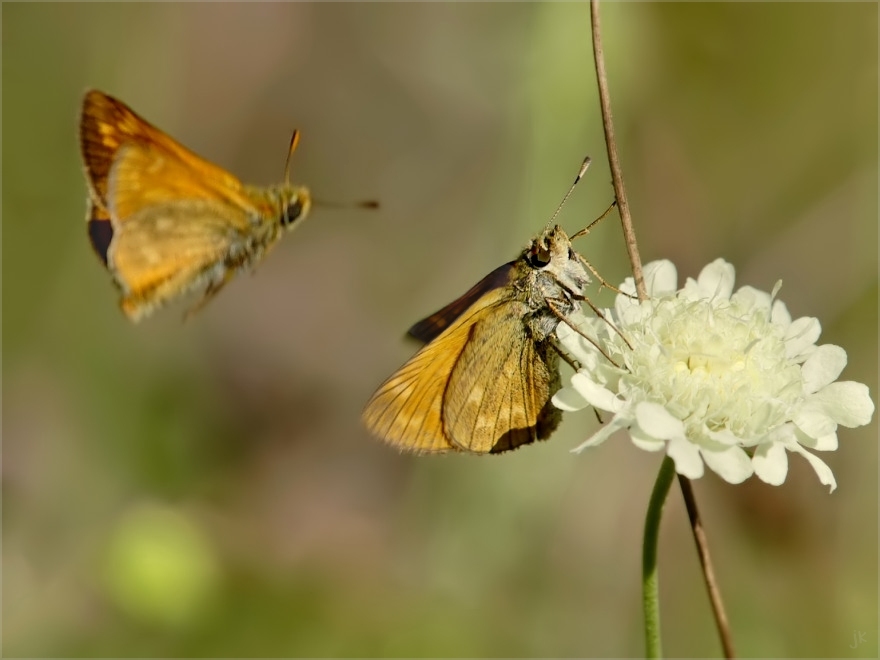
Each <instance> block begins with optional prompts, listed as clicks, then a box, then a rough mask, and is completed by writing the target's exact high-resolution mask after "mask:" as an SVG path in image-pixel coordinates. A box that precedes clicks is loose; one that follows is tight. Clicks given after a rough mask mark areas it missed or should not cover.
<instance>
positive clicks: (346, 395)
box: [2, 3, 878, 657]
mask: <svg viewBox="0 0 880 660" xmlns="http://www.w3.org/2000/svg"><path fill="white" fill-rule="evenodd" d="M877 12H878V9H877V5H876V4H869V3H863V4H764V3H754V4H752V3H746V4H715V3H711V4H681V5H679V4H667V3H657V4H635V3H624V4H607V5H605V6H604V7H603V17H604V34H605V47H606V58H607V62H608V68H609V75H610V80H611V90H612V98H613V103H614V112H615V119H616V127H617V133H618V138H619V142H620V150H621V158H622V162H623V165H624V172H625V176H626V181H627V186H628V190H629V193H630V196H631V204H632V208H633V213H634V216H635V220H636V223H637V231H638V236H639V239H640V244H641V251H642V255H643V257H644V258H645V260H651V259H655V258H663V257H665V258H671V259H673V260H674V261H675V262H676V264H677V265H678V267H679V273H680V276H681V277H684V276H694V275H696V274H697V273H698V272H699V270H700V268H701V267H702V266H703V265H704V264H706V263H708V262H710V261H712V260H713V259H715V258H717V257H719V256H720V257H724V258H726V259H728V260H730V261H731V262H733V263H734V264H735V265H736V267H737V278H738V284H750V285H753V286H756V287H759V288H762V289H765V290H769V289H770V288H772V287H773V285H774V283H775V282H776V281H777V280H778V279H782V280H783V283H784V284H783V288H782V291H781V294H780V296H781V298H782V299H783V300H784V301H786V302H787V304H788V305H789V308H790V310H791V311H792V313H793V315H795V316H803V315H809V316H817V317H818V318H819V319H820V320H821V322H822V328H823V336H822V342H823V343H834V344H839V345H841V346H843V347H844V348H846V350H847V351H848V353H849V359H850V364H849V366H848V367H847V369H846V371H845V372H844V375H843V378H845V379H851V380H857V381H861V382H865V383H867V384H868V385H869V387H870V388H871V393H872V396H873V397H875V400H876V395H877V387H878V383H877V361H878V356H877V344H878V341H877V325H878V324H877V321H878V318H877V298H878V291H877V248H878V245H877V226H878V223H877V216H878V207H877V198H878V170H877V162H878V159H877V155H878V130H877V85H878V66H877V55H878V44H877V30H878V14H877ZM2 27H3V35H2V37H3V40H2V47H3V61H2V66H3V69H2V73H3V89H2V92H3V182H2V183H3V209H2V210H3V243H2V244H3V254H2V256H3V310H2V311H3V372H2V375H3V470H2V478H3V482H2V488H3V490H2V495H3V553H2V562H3V566H2V568H3V593H2V596H3V608H2V609H3V615H2V626H3V648H2V651H3V654H4V655H5V656H34V655H37V656H117V655H118V656H215V655H222V656H350V655H357V656H551V657H552V656H593V655H599V656H639V655H641V654H642V653H643V640H642V632H641V610H640V575H639V572H640V542H641V528H642V522H643V515H644V511H645V507H646V503H647V500H648V495H649V493H650V489H651V487H652V484H653V479H654V476H655V474H656V471H657V469H658V467H659V460H660V459H659V457H658V456H656V455H649V454H646V453H644V452H640V451H637V450H636V449H635V448H634V447H633V446H632V445H631V444H630V443H629V442H628V441H626V440H625V439H623V438H619V439H616V440H614V441H610V442H608V443H606V444H605V445H603V446H602V447H601V448H599V449H596V450H593V451H591V452H588V453H587V454H584V455H579V456H574V455H571V454H570V453H569V451H568V450H569V449H570V448H572V447H573V446H575V444H577V443H578V442H579V441H581V440H582V439H584V438H585V437H586V436H587V435H588V434H589V433H591V432H592V430H593V428H594V426H595V424H596V421H595V419H594V417H593V416H592V415H591V414H589V413H584V414H581V415H570V416H568V417H567V418H566V420H565V422H564V424H563V426H562V429H561V430H560V431H559V432H558V433H557V434H556V435H555V436H554V438H553V439H552V440H551V441H550V442H546V443H542V444H541V445H540V446H530V447H526V448H524V449H521V450H519V451H517V452H513V453H511V454H508V455H504V456H501V457H483V458H481V457H468V456H451V457H439V458H425V457H410V456H402V455H398V453H397V452H396V451H394V450H392V449H389V448H387V447H385V446H383V445H382V444H381V443H379V442H377V441H376V440H374V439H372V438H370V437H368V436H367V434H366V433H365V432H364V430H363V429H362V428H361V427H360V426H359V421H358V416H359V412H360V409H361V406H362V405H363V403H364V402H365V401H366V399H367V398H368V397H369V395H370V394H371V392H372V391H373V389H374V388H375V386H376V385H377V384H378V383H379V382H381V381H382V380H383V379H384V378H385V377H386V376H387V375H389V374H390V373H391V372H392V371H393V370H394V369H396V368H397V367H398V366H399V365H400V364H402V362H403V361H404V360H405V359H406V358H407V357H408V356H409V355H410V354H411V353H412V352H413V351H414V350H415V346H414V345H413V344H411V343H409V342H407V341H406V340H405V339H404V336H403V334H404V331H405V330H406V328H407V327H409V325H410V324H411V323H413V322H414V321H416V320H418V319H419V318H421V317H423V316H425V315H427V314H429V313H431V312H433V311H435V310H436V309H437V308H439V307H440V306H441V305H443V304H445V303H447V302H449V301H450V300H451V299H452V298H454V297H456V296H457V295H459V294H460V293H462V292H463V291H464V290H466V289H467V288H468V287H469V286H470V285H472V284H473V283H474V282H475V281H477V280H478V279H479V278H480V277H482V276H483V275H484V274H486V273H487V272H488V271H489V270H491V269H492V268H494V267H495V266H497V265H499V264H501V263H503V262H504V261H507V260H509V259H510V258H512V257H513V256H514V255H515V254H516V253H517V251H518V250H519V249H521V248H522V246H523V245H525V243H526V242H527V241H528V239H529V238H530V237H531V236H532V235H533V234H534V233H536V232H537V231H539V230H540V229H541V227H542V226H543V224H544V223H545V222H546V219H547V218H548V216H549V215H550V213H551V212H552V211H553V209H554V208H555V206H556V204H557V203H558V201H559V200H560V198H561V196H562V194H563V193H564V192H565V190H566V187H567V186H568V184H569V183H570V181H571V180H572V178H573V176H574V174H575V172H576V170H577V167H578V165H579V164H580V162H581V159H582V158H583V156H584V155H585V154H591V155H592V156H593V158H594V165H593V167H592V169H591V170H590V172H589V173H588V175H587V177H586V179H585V180H584V181H583V183H582V184H581V185H580V186H579V188H578V190H577V191H576V192H575V194H574V195H573V197H572V199H571V200H570V202H569V203H568V205H567V206H566V207H565V209H564V210H563V212H562V215H561V217H560V219H561V222H562V224H563V225H564V226H566V227H567V228H568V229H570V230H576V229H578V228H580V227H582V226H583V225H584V224H586V223H587V222H588V221H590V220H591V219H593V218H595V217H596V216H598V215H599V214H600V213H601V211H602V210H603V209H604V208H605V207H606V206H607V205H608V204H609V202H610V201H611V199H612V192H611V187H610V176H609V173H608V168H607V166H606V164H605V157H604V143H603V140H602V134H601V128H600V120H599V115H598V105H597V97H596V91H595V81H594V80H595V79H594V74H593V69H592V56H591V50H590V44H589V39H588V34H589V32H588V30H589V21H588V9H587V7H586V5H583V4H551V3H547V4H526V3H517V4H476V5H470V4H327V5H318V4H304V3H297V4H255V5H252V4H200V3H195V4H184V3H180V4H152V5H147V4H103V3H97V4H8V3H5V4H4V5H3V7H2ZM89 87H97V88H99V89H102V90H104V91H107V92H109V93H111V94H114V95H117V96H119V97H120V98H121V99H123V100H124V101H126V102H127V103H128V104H130V105H131V106H132V107H133V108H134V109H135V110H136V111H138V112H139V113H140V114H142V115H143V116H144V117H146V118H147V119H149V120H150V121H152V122H153V123H155V124H156V125H158V126H159V127H161V128H163V129H164V130H166V131H168V132H169V133H170V134H172V135H174V136H175V137H176V138H177V139H179V140H180V141H181V142H183V143H184V144H186V145H187V146H189V147H191V148H192V149H194V150H195V151H196V152H198V153H200V154H202V155H204V156H205V157H207V158H209V159H210V160H212V161H214V162H216V163H218V164H220V165H222V166H223V167H226V168H227V169H229V170H230V171H232V172H234V173H235V174H237V175H238V176H240V177H241V178H242V179H243V180H245V181H247V182H253V183H265V184H268V183H273V182H277V181H279V180H280V179H281V176H282V171H283V164H284V156H285V149H286V146H287V141H288V138H289V136H290V131H291V130H292V129H293V128H295V127H296V128H299V129H300V130H301V131H302V136H303V137H302V142H301V144H300V149H299V151H298V152H297V153H296V155H295V157H294V162H293V178H294V179H295V180H296V181H298V182H302V183H305V184H307V185H309V186H310V187H311V188H312V190H313V191H314V194H315V195H316V196H317V197H319V198H321V199H325V200H330V201H342V202H344V201H348V200H357V199H364V198H377V199H379V200H381V202H382V208H381V210H379V211H376V212H369V211H359V210H333V209H327V208H324V209H321V208H316V209H315V210H314V212H313V214H312V217H311V218H310V219H309V220H308V221H307V222H306V223H305V224H304V225H303V226H302V227H301V228H300V229H298V230H297V232H296V233H295V234H294V235H293V236H290V237H287V238H286V239H285V240H284V241H282V243H281V244H280V245H279V246H278V247H277V248H276V249H275V251H274V252H273V253H272V254H271V255H270V256H269V258H267V259H266V260H265V262H264V263H262V264H261V265H260V267H259V268H258V269H257V271H256V273H255V274H254V275H253V276H247V275H244V276H240V277H238V278H237V279H236V280H235V281H234V282H233V283H232V284H231V285H230V286H229V287H228V288H227V289H226V290H225V291H224V292H223V293H222V295H220V296H218V297H217V298H216V299H215V300H214V301H213V302H212V303H211V304H210V305H209V306H208V307H207V308H205V309H204V310H203V311H202V313H200V314H199V315H198V316H197V317H195V318H194V319H193V320H191V321H190V322H188V323H186V324H182V323H181V315H182V312H183V307H175V308H172V309H169V310H164V311H163V312H162V313H159V314H157V315H156V316H155V317H153V318H151V319H149V320H148V321H147V322H144V323H142V324H140V325H138V326H132V325H130V324H129V323H128V322H127V321H126V319H125V318H124V317H123V315H122V314H121V312H120V311H119V310H118V309H117V306H116V292H115V291H114V290H113V288H112V286H111V283H110V281H109V278H108V276H107V275H106V273H105V272H103V271H102V268H101V267H100V265H99V263H98V261H97V260H96V259H95V257H94V255H92V254H91V251H90V249H89V246H88V243H87V240H86V236H85V225H84V222H83V217H84V208H85V198H86V189H85V183H84V180H83V176H82V172H81V164H80V159H79V154H78V144H77V133H76V128H77V117H78V113H79V104H80V102H81V98H82V94H83V92H84V91H85V90H86V89H87V88H89ZM579 249H580V250H581V251H582V252H583V253H584V254H586V255H587V256H588V258H589V259H590V260H591V261H592V262H593V263H594V264H595V265H596V266H597V268H598V269H599V270H600V271H601V272H602V273H603V274H604V275H605V277H606V278H607V279H608V280H610V281H620V280H621V279H622V278H623V277H624V276H625V275H626V273H627V266H626V260H625V253H624V249H623V244H622V241H621V237H620V231H619V227H618V225H617V224H616V223H615V221H613V220H612V221H606V222H605V223H603V225H600V227H599V228H598V229H596V230H595V231H594V232H593V233H592V234H591V235H590V236H589V237H588V238H587V239H584V240H583V242H582V243H580V244H579ZM598 300H599V302H601V303H603V304H609V303H610V302H611V300H612V299H611V297H610V296H609V295H608V294H607V293H603V294H600V295H599V296H598ZM840 440H841V444H840V449H839V451H837V452H835V453H834V454H831V455H827V456H824V457H823V458H825V459H826V460H827V461H828V462H829V463H830V465H831V466H832V468H833V470H834V472H835V474H836V476H837V480H838V482H839V488H838V490H837V491H836V492H835V493H834V494H832V495H829V494H828V492H827V489H825V488H823V487H822V486H821V485H820V484H819V483H818V480H817V479H816V477H815V475H814V474H813V472H812V470H811V469H810V468H809V467H808V466H807V464H806V462H805V461H803V460H799V459H798V458H797V457H793V458H792V459H791V470H790V473H789V476H788V480H787V482H786V483H785V485H784V486H782V487H778V488H774V487H771V486H767V485H765V484H763V483H760V482H759V481H757V480H756V479H752V480H750V481H749V482H747V483H745V484H743V485H740V486H731V485H729V484H726V483H723V482H721V481H720V480H719V479H717V478H716V477H714V476H712V475H708V476H706V477H705V478H703V479H701V480H700V481H698V482H697V483H696V484H695V486H696V491H697V496H698V498H699V502H700V504H701V508H702V513H703V515H704V518H705V520H706V524H707V528H708V534H709V539H710V544H711V548H712V550H713V553H714V559H715V562H716V564H717V570H718V578H719V581H720V584H721V587H722V590H723V593H724V595H725V598H726V602H727V605H728V608H729V615H730V619H731V625H732V628H733V631H734V640H735V642H736V645H737V647H738V651H739V653H740V654H741V655H743V656H766V657H772V656H776V657H786V656H846V657H850V656H853V657H871V656H876V655H877V653H878V646H877V634H878V630H877V619H878V608H877V586H878V585H877V571H878V569H877V559H878V557H877V537H878V506H877V499H878V497H877V496H878V480H877V473H878V470H877V464H878V454H877V444H878V442H877V440H878V437H877V424H876V421H875V422H874V423H872V424H871V425H870V426H868V427H865V428H862V429H856V430H842V432H841V434H840ZM660 552H661V591H662V594H661V596H662V604H663V620H662V622H663V627H664V635H665V650H666V653H667V654H668V655H670V656H703V655H717V654H718V653H719V652H720V647H719V644H718V642H717V638H716V635H715V632H714V629H713V624H712V619H711V617H710V613H709V607H708V603H707V599H706V595H705V589H704V587H703V584H702V582H701V576H700V572H699V570H698V564H697V559H696V555H695V551H694V546H693V542H692V540H691V538H690V535H689V529H688V526H687V523H686V516H685V514H684V510H683V506H682V504H681V498H680V494H679V493H678V492H677V489H673V491H672V493H671V495H670V498H669V502H668V504H667V508H666V513H665V519H664V523H663V529H662V537H661V549H660ZM860 633H861V640H860Z"/></svg>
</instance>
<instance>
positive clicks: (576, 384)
mask: <svg viewBox="0 0 880 660" xmlns="http://www.w3.org/2000/svg"><path fill="white" fill-rule="evenodd" d="M571 386H572V387H573V388H574V389H575V390H577V393H578V394H580V395H581V396H582V397H584V399H586V401H587V403H589V404H590V405H591V406H593V407H594V408H599V409H600V410H607V411H609V412H613V413H616V412H620V410H622V409H623V405H624V404H623V402H622V401H621V400H620V399H618V398H617V397H616V396H614V393H613V392H611V391H610V390H607V389H605V388H604V387H602V386H601V385H599V384H598V383H596V382H594V381H593V380H592V379H591V378H590V377H589V376H587V375H586V374H585V373H583V372H581V371H578V372H577V373H576V374H574V375H573V376H572V377H571Z"/></svg>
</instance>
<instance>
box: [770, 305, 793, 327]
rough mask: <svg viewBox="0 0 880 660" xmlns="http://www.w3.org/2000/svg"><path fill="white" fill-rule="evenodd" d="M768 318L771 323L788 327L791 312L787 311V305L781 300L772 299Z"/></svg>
mask: <svg viewBox="0 0 880 660" xmlns="http://www.w3.org/2000/svg"><path fill="white" fill-rule="evenodd" d="M770 320H771V321H772V322H773V325H778V326H782V327H783V328H788V326H790V325H791V314H790V313H789V311H788V307H786V306H785V303H784V302H782V301H781V300H774V301H773V308H772V309H771V311H770Z"/></svg>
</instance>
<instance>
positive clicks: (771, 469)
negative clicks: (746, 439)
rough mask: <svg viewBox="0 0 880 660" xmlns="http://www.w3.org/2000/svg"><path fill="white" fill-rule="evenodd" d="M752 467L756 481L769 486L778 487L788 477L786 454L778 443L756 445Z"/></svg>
mask: <svg viewBox="0 0 880 660" xmlns="http://www.w3.org/2000/svg"><path fill="white" fill-rule="evenodd" d="M752 467H753V468H754V469H755V474H756V475H758V479H760V480H761V481H763V482H764V483H767V484H770V485H771V486H779V485H780V484H782V482H783V481H785V477H786V476H787V475H788V454H786V453H785V447H784V446H783V445H782V444H781V443H779V442H765V443H764V444H762V445H758V448H757V449H755V455H754V456H753V457H752Z"/></svg>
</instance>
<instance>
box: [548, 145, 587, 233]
mask: <svg viewBox="0 0 880 660" xmlns="http://www.w3.org/2000/svg"><path fill="white" fill-rule="evenodd" d="M591 162H593V161H592V160H591V159H590V157H589V156H587V157H586V158H584V162H583V163H582V164H581V169H580V170H578V173H577V176H576V177H575V178H574V183H572V184H571V188H569V189H568V192H567V193H565V197H563V198H562V201H561V202H559V206H557V207H556V210H555V211H553V215H551V216H550V219H549V220H548V221H547V226H546V227H544V231H547V230H548V229H550V225H552V224H553V221H554V220H556V216H557V215H559V212H560V211H561V210H562V207H563V206H565V203H566V202H567V201H568V198H569V197H571V193H572V192H573V191H574V187H575V186H576V185H577V184H578V181H580V180H581V179H582V178H583V176H584V174H586V172H587V168H589V167H590V163H591Z"/></svg>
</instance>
